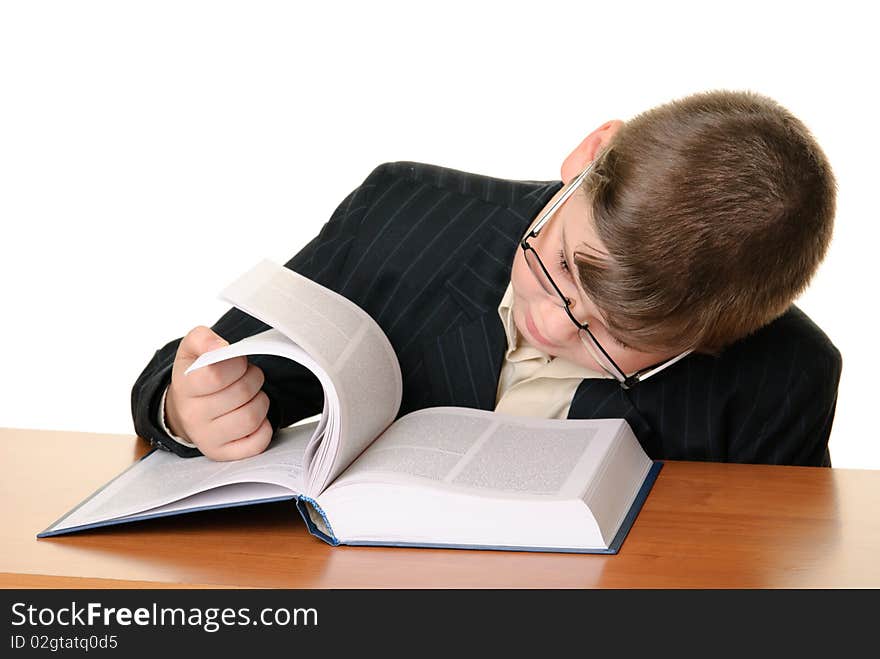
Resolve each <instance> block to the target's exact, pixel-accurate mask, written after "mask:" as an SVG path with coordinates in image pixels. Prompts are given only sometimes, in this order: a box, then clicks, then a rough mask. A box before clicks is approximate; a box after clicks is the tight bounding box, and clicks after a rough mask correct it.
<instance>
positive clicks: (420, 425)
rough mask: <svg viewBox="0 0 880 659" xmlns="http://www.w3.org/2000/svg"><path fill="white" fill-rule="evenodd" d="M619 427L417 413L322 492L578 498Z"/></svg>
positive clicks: (470, 412) (466, 412)
mask: <svg viewBox="0 0 880 659" xmlns="http://www.w3.org/2000/svg"><path fill="white" fill-rule="evenodd" d="M609 422H610V424H611V425H608V423H609ZM619 424H620V421H619V420H605V419H589V420H576V419H562V420H560V419H537V418H529V417H517V416H511V415H506V414H499V413H495V412H489V411H485V410H475V409H468V408H451V407H447V408H430V409H425V410H419V411H416V412H413V413H411V414H408V415H406V416H404V417H401V418H400V419H398V420H397V421H396V422H395V423H394V424H393V425H392V426H391V427H390V428H388V430H386V431H385V433H383V435H382V436H381V437H380V438H379V439H378V440H376V442H374V443H373V444H372V445H371V446H370V447H369V448H368V449H367V450H366V451H365V452H364V454H363V455H361V457H360V458H359V459H358V460H357V461H356V462H355V463H354V464H353V465H352V466H351V467H349V468H348V469H347V470H346V471H345V472H344V473H343V474H342V475H341V476H340V477H339V478H338V479H337V480H336V482H335V483H333V484H332V485H331V486H330V487H329V488H328V492H330V491H332V490H334V489H337V488H339V487H342V486H344V485H346V484H348V483H353V482H360V481H371V482H396V481H399V480H400V478H403V479H404V480H409V481H412V480H413V479H417V480H423V481H432V483H430V485H431V486H433V487H438V486H439V487H446V488H453V489H459V490H468V491H472V492H474V493H479V492H483V493H485V494H491V495H493V496H494V495H498V494H503V495H505V496H527V497H534V496H535V495H549V496H569V497H570V496H580V493H581V492H582V491H583V488H584V487H585V484H586V483H588V482H589V480H590V478H591V477H592V474H593V473H594V472H595V470H596V468H597V467H598V465H599V463H601V460H602V456H603V455H604V453H605V452H607V450H608V449H609V446H610V442H611V440H612V439H613V438H614V435H615V432H614V429H615V428H617V427H618V426H619ZM611 426H614V427H613V428H612V427H611Z"/></svg>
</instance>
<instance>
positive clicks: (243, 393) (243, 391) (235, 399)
mask: <svg viewBox="0 0 880 659" xmlns="http://www.w3.org/2000/svg"><path fill="white" fill-rule="evenodd" d="M193 375H195V373H193ZM265 380H266V377H265V375H264V374H263V369H261V368H260V367H259V366H257V365H256V364H251V363H248V364H247V368H246V370H245V372H244V374H243V375H242V376H241V377H240V378H238V380H236V381H235V382H233V383H232V384H230V385H229V386H228V387H225V388H224V389H221V390H220V391H217V392H214V393H213V394H210V395H208V396H203V397H202V398H201V399H200V400H198V401H197V404H198V405H199V406H200V410H199V416H200V417H202V418H205V419H207V420H208V421H213V420H214V419H217V418H219V417H221V416H223V415H224V414H227V413H228V412H231V411H233V410H236V409H238V408H239V407H241V406H242V405H244V404H245V403H247V402H248V401H250V400H252V399H253V397H254V396H256V395H257V394H258V393H259V391H260V389H262V388H263V383H264V382H265Z"/></svg>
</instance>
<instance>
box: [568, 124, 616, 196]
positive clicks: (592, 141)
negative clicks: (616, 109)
mask: <svg viewBox="0 0 880 659" xmlns="http://www.w3.org/2000/svg"><path fill="white" fill-rule="evenodd" d="M621 126H623V122H622V121H621V120H620V119H612V120H611V121H606V122H605V123H604V124H602V125H601V126H599V127H598V128H597V129H596V130H594V131H593V132H592V133H590V134H589V135H587V136H586V137H585V138H584V139H583V141H582V142H581V143H580V144H578V145H577V146H576V147H575V149H574V151H572V152H571V153H570V154H568V157H567V158H566V159H565V160H564V161H563V163H562V168H561V172H562V180H563V181H570V180H571V179H573V178H574V177H575V176H577V175H578V174H580V173H581V172H582V171H583V170H584V168H585V167H586V166H587V165H588V164H589V163H591V162H593V159H594V158H595V157H596V154H597V153H598V152H599V150H600V149H602V147H604V146H605V145H606V144H608V142H610V141H611V138H612V137H614V134H615V133H617V131H618V130H620V127H621Z"/></svg>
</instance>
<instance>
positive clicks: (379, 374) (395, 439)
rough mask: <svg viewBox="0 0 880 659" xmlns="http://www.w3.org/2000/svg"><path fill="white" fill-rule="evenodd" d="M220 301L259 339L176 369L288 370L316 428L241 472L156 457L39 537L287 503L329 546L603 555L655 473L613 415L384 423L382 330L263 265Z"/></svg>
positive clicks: (452, 416)
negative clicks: (300, 384) (252, 362)
mask: <svg viewBox="0 0 880 659" xmlns="http://www.w3.org/2000/svg"><path fill="white" fill-rule="evenodd" d="M220 297H221V298H222V299H223V300H225V301H227V302H229V303H230V304H232V305H233V306H235V307H237V308H239V309H240V310H242V311H243V312H245V313H247V314H250V315H251V316H253V317H255V318H257V319H258V320H261V321H262V322H264V323H265V324H266V325H268V326H269V327H270V328H271V329H269V330H266V331H265V332H262V333H260V334H256V335H254V336H251V337H247V338H245V339H242V340H240V341H238V342H236V343H233V344H231V345H228V346H224V347H222V348H219V349H217V350H213V351H211V352H208V353H205V354H203V355H201V356H200V357H199V358H198V359H196V361H195V362H193V364H192V365H191V366H190V367H189V369H187V371H186V373H190V372H191V371H193V370H195V369H198V368H202V367H204V366H206V365H208V364H213V363H216V362H218V361H222V360H224V359H228V358H231V357H237V356H241V355H257V354H268V355H276V356H281V357H284V358H287V359H291V360H293V361H295V362H298V363H299V364H302V365H303V366H305V367H306V368H308V369H309V370H310V371H311V372H312V373H314V374H315V376H316V377H317V378H318V380H319V381H320V382H321V384H322V386H323V389H324V409H323V412H322V414H321V415H320V417H319V418H318V419H317V420H309V421H306V422H301V423H298V424H296V425H293V426H290V427H287V428H284V429H280V430H278V431H277V432H276V433H275V436H274V437H273V439H272V442H271V443H270V445H269V447H268V448H267V449H266V450H265V451H264V452H263V453H261V454H259V455H256V456H253V457H250V458H246V459H243V460H237V461H231V462H215V461H212V460H210V459H209V458H206V457H196V458H180V457H178V456H177V455H175V454H173V453H170V452H167V451H159V450H153V451H151V452H150V453H148V454H147V455H145V456H144V457H143V458H141V459H140V460H138V461H137V462H135V463H134V464H133V465H131V467H129V468H128V469H126V470H125V471H124V472H122V473H121V474H120V475H119V476H117V477H116V478H114V479H113V480H111V481H110V482H109V483H107V484H106V485H104V486H103V487H101V488H100V489H98V490H97V491H96V492H94V493H93V494H92V495H91V496H89V497H88V498H87V499H85V500H84V501H83V502H82V503H80V504H79V505H77V506H76V507H75V508H74V509H73V510H71V511H70V512H68V513H67V514H65V515H64V516H63V517H62V518H61V519H59V520H58V521H56V522H55V523H54V524H52V525H51V526H49V528H47V529H46V530H45V531H43V532H42V533H40V534H38V536H37V537H40V538H44V537H50V536H56V535H61V534H65V533H72V532H74V531H82V530H85V529H91V528H96V527H100V526H108V525H113V524H121V523H126V522H134V521H139V520H145V519H150V518H155V517H162V516H165V515H175V514H181V513H189V512H194V511H198V510H205V509H212V508H225V507H231V506H240V505H248V504H256V503H263V502H270V501H280V500H285V499H288V500H291V499H292V500H295V506H296V509H297V510H298V511H299V513H300V515H301V516H302V518H303V521H304V522H305V524H306V526H307V527H308V530H309V531H310V532H311V533H312V534H313V535H314V536H316V537H318V538H320V539H322V540H324V541H325V542H327V543H329V544H331V545H334V546H335V545H384V546H405V547H450V548H462V549H499V550H512V551H553V552H582V553H606V554H613V553H617V551H618V550H619V548H620V546H621V544H622V542H623V539H624V538H625V537H626V534H627V533H628V532H629V529H630V528H631V526H632V525H633V523H634V521H635V518H636V516H637V514H638V512H639V510H640V509H641V507H642V504H643V503H644V501H645V498H646V497H647V496H648V493H649V491H650V489H651V486H652V485H653V483H654V480H655V479H656V477H657V474H658V473H659V471H660V469H661V467H662V463H661V462H653V461H652V460H651V459H650V458H649V457H648V456H647V455H646V454H645V452H644V450H643V449H642V447H641V445H640V444H639V442H638V440H637V439H636V437H635V435H634V434H633V432H632V429H631V428H630V427H629V424H628V423H627V422H626V421H625V420H623V419H539V418H533V417H519V416H512V415H506V414H500V413H496V412H491V411H486V410H477V409H471V408H463V407H434V408H426V409H422V410H417V411H415V412H411V413H409V414H406V415H404V416H402V417H400V418H396V417H397V413H398V410H399V407H400V401H401V396H402V380H401V374H400V365H399V363H398V361H397V357H396V355H395V353H394V349H393V348H392V346H391V343H390V342H389V341H388V338H387V337H386V336H385V334H384V333H383V332H382V330H381V328H380V327H379V326H378V325H377V324H376V322H375V321H374V320H373V319H372V318H371V317H370V316H369V315H368V314H367V313H366V312H365V311H363V310H362V309H360V308H359V307H358V306H357V305H355V304H354V303H352V302H351V301H350V300H348V299H346V298H345V297H343V296H341V295H339V294H337V293H335V292H333V291H331V290H329V289H327V288H324V287H323V286H321V285H319V284H316V283H315V282H313V281H311V280H309V279H306V278H305V277H302V276H301V275H299V274H297V273H295V272H293V271H292V270H290V269H288V268H285V267H283V266H280V265H278V264H276V263H273V262H271V261H262V262H261V263H259V264H258V265H256V266H255V267H254V268H252V269H251V270H250V271H248V272H247V273H245V274H244V275H243V276H241V277H240V278H239V279H238V280H236V281H235V282H234V283H232V284H231V285H230V286H228V287H226V289H224V291H223V292H222V293H221V296H220ZM395 419H396V420H395Z"/></svg>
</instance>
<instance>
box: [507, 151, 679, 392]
mask: <svg viewBox="0 0 880 659" xmlns="http://www.w3.org/2000/svg"><path fill="white" fill-rule="evenodd" d="M592 168H593V163H592V162H591V163H590V164H589V165H587V167H586V169H584V171H582V172H581V173H580V174H578V175H577V176H576V177H575V178H573V179H572V180H571V181H570V182H569V183H567V184H566V185H565V187H563V189H562V194H560V195H559V198H558V199H556V201H554V202H553V204H552V205H551V206H550V207H549V208H547V210H545V211H544V212H543V213H542V214H541V215H540V217H538V219H537V221H536V222H535V224H534V225H533V226H532V230H531V231H529V232H528V233H527V234H526V236H525V237H524V238H523V239H522V241H520V247H522V250H523V257H524V258H525V260H526V264H527V265H528V266H529V270H530V271H531V272H532V275H533V276H534V277H535V279H536V280H537V281H538V284H540V285H541V288H542V289H543V290H544V292H545V293H547V295H550V296H556V297H558V298H559V300H560V302H561V304H560V306H561V307H562V308H563V309H564V310H565V313H566V315H568V317H569V319H570V320H571V322H572V323H574V325H575V327H577V328H578V338H579V339H580V341H581V343H582V344H583V345H584V347H585V348H586V349H587V352H589V353H590V355H591V356H592V357H593V359H595V360H596V363H598V364H599V366H601V367H602V368H603V369H604V370H605V371H606V372H607V373H608V374H609V375H611V376H612V377H613V378H615V379H616V380H617V381H618V382H619V383H620V386H621V387H623V388H624V389H630V388H632V387H634V386H635V385H636V384H638V383H639V382H641V381H643V380H647V379H648V378H649V377H651V376H652V375H655V374H656V373H659V372H660V371H662V370H663V369H664V368H666V367H668V366H672V365H673V364H674V363H676V362H677V361H679V360H680V359H683V358H684V357H686V356H687V355H689V354H690V353H691V352H693V349H690V350H685V351H684V352H683V353H681V354H680V355H678V356H677V357H672V358H670V359H664V360H663V361H661V362H658V363H656V364H654V365H653V366H647V367H645V368H642V369H639V370H638V371H636V372H635V373H633V374H631V375H627V374H626V373H624V372H623V369H621V368H620V367H619V366H618V365H617V363H616V362H615V361H614V360H613V359H612V358H611V355H609V354H608V352H607V351H606V350H605V349H604V348H603V347H602V344H600V343H599V341H598V340H597V339H596V337H595V336H594V335H593V333H592V332H591V331H590V327H589V324H588V323H581V322H578V320H577V318H575V317H574V314H573V313H572V311H571V307H572V305H573V304H574V302H573V301H572V300H571V298H568V297H566V296H565V294H564V293H563V292H562V291H561V290H560V288H559V286H557V285H556V282H555V281H553V277H551V276H550V273H549V272H548V271H547V268H546V266H545V265H544V262H543V261H542V260H541V257H540V256H539V255H538V252H536V251H535V248H534V247H532V246H531V245H530V244H529V239H530V238H537V237H538V234H539V233H540V232H541V230H542V229H543V228H544V227H545V226H546V224H547V222H549V221H550V218H552V217H553V215H554V214H555V213H556V211H558V210H559V208H560V207H561V206H562V204H564V203H565V201H566V200H567V199H568V198H569V197H570V196H571V195H572V194H573V193H574V192H575V191H576V190H577V189H578V186H580V184H581V183H582V182H583V180H584V179H585V178H586V177H587V174H589V173H590V171H591V170H592Z"/></svg>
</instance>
